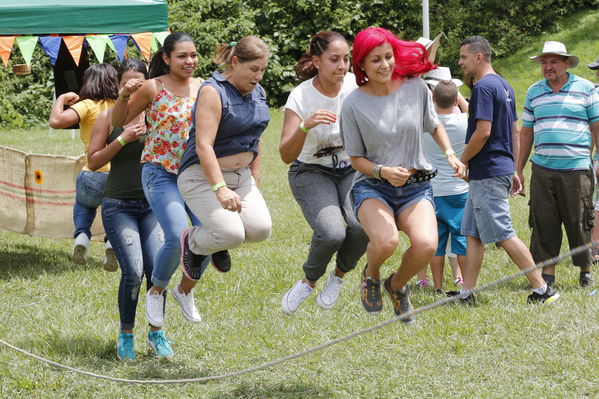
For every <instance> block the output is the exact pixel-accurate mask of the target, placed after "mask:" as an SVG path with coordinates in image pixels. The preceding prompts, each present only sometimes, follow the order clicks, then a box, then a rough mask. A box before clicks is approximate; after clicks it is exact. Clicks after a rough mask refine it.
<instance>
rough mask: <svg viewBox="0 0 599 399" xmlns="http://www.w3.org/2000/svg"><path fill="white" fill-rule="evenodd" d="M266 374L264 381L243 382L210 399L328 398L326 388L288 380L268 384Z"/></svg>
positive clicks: (328, 391) (329, 393)
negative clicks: (255, 382) (231, 389)
mask: <svg viewBox="0 0 599 399" xmlns="http://www.w3.org/2000/svg"><path fill="white" fill-rule="evenodd" d="M267 378H268V376H265V377H264V380H265V381H264V383H262V384H260V385H257V384H249V383H243V384H241V385H240V386H238V387H237V388H235V389H234V390H233V391H231V392H227V393H219V394H216V395H213V396H211V397H210V398H211V399H237V398H247V399H262V398H263V399H267V398H268V399H275V398H281V399H283V398H284V399H294V398H311V399H315V398H330V397H332V396H333V394H332V392H331V391H330V390H328V389H326V388H323V387H319V386H316V385H314V384H304V383H298V382H290V383H289V384H282V383H277V384H269V383H268V382H267Z"/></svg>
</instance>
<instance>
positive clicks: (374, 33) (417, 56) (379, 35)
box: [352, 27, 437, 86]
mask: <svg viewBox="0 0 599 399" xmlns="http://www.w3.org/2000/svg"><path fill="white" fill-rule="evenodd" d="M384 43H389V44H390V45H391V48H393V56H394V58H395V68H394V69H393V79H398V78H400V77H413V76H419V75H421V74H423V73H426V72H428V71H430V70H431V69H435V68H436V67H437V66H436V65H435V64H433V63H432V62H431V61H430V60H429V59H428V53H427V51H426V48H425V47H424V46H423V45H422V44H420V43H416V42H408V41H404V40H399V39H398V38H397V36H395V35H394V34H393V33H391V32H389V31H388V30H387V29H384V28H379V27H370V28H366V29H364V30H362V31H360V32H359V33H358V34H357V35H356V38H355V39H354V48H353V50H352V67H353V72H354V74H355V75H356V83H357V84H358V86H362V85H364V84H365V83H366V82H367V81H368V78H367V77H366V74H365V73H364V72H363V71H362V69H361V66H362V61H364V58H366V56H367V55H368V54H369V53H370V52H371V51H372V49H374V48H375V47H378V46H380V45H382V44H384Z"/></svg>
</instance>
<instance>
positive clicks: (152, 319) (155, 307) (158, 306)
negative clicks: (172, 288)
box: [146, 291, 164, 327]
mask: <svg viewBox="0 0 599 399" xmlns="http://www.w3.org/2000/svg"><path fill="white" fill-rule="evenodd" d="M146 317H147V319H148V323H150V325H151V326H154V327H162V326H163V324H164V296H163V295H162V294H159V293H158V292H157V291H154V292H150V291H148V293H147V294H146Z"/></svg>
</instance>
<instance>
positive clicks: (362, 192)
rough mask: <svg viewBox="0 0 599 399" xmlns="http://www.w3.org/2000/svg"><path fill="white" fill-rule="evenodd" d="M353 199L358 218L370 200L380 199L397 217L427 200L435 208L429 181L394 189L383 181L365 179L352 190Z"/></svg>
mask: <svg viewBox="0 0 599 399" xmlns="http://www.w3.org/2000/svg"><path fill="white" fill-rule="evenodd" d="M351 198H352V202H353V204H354V213H355V214H356V217H357V216H358V210H359V209H360V206H361V205H362V203H363V202H364V201H365V200H367V199H370V198H374V199H378V200H379V201H381V202H383V203H384V204H385V205H387V206H388V207H389V209H391V211H392V212H393V215H394V216H395V217H397V216H398V215H399V214H400V213H401V211H403V210H404V209H406V208H407V207H409V206H410V205H413V204H415V203H417V202H420V201H424V200H426V201H429V202H430V203H431V205H432V206H433V208H434V206H435V203H434V202H433V189H432V186H431V183H430V182H429V181H424V182H419V183H412V184H409V185H407V186H401V187H394V186H392V185H391V184H389V183H387V182H386V181H383V180H378V179H364V180H360V181H358V182H356V183H355V184H354V186H353V187H352V189H351Z"/></svg>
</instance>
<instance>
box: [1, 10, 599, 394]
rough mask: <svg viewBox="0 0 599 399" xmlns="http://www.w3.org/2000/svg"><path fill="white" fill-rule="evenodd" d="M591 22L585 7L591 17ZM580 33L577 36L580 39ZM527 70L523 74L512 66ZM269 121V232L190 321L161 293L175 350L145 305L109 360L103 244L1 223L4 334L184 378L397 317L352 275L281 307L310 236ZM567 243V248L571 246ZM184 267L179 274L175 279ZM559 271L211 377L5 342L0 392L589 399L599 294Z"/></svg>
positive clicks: (110, 294)
mask: <svg viewBox="0 0 599 399" xmlns="http://www.w3.org/2000/svg"><path fill="white" fill-rule="evenodd" d="M598 16H599V14H598V13H597V12H594V13H591V14H588V18H591V17H592V18H594V19H593V20H596V18H597V17H598ZM582 25H585V24H582V23H581V24H580V26H579V25H576V26H573V27H572V28H571V33H568V34H566V33H562V34H563V35H565V36H563V37H564V38H568V37H572V38H580V41H577V43H578V44H576V45H574V46H572V45H570V44H569V43H568V41H567V40H566V39H564V41H565V42H566V44H567V46H568V49H569V50H570V51H572V52H573V53H577V52H576V51H577V50H578V49H579V48H580V49H581V50H582V48H586V47H585V46H586V45H584V44H582V43H588V44H589V46H591V45H592V46H595V48H594V49H592V51H591V49H588V57H587V56H586V55H585V56H584V57H583V56H582V51H579V52H578V53H577V54H579V55H581V64H582V65H583V66H584V65H586V63H588V62H590V61H591V60H594V58H595V57H596V55H595V53H599V51H598V50H599V48H596V47H597V45H596V43H597V41H596V40H597V33H596V32H595V31H587V30H586V28H585V26H582ZM579 29H580V31H584V32H583V33H580V36H577V32H579ZM569 32H570V31H569ZM560 35H561V34H560ZM556 37H557V36H551V35H548V36H547V37H546V38H540V39H539V43H540V44H539V43H537V44H538V45H535V46H532V47H531V48H527V49H523V50H522V54H520V53H519V54H517V55H514V57H513V59H510V60H506V61H503V62H502V63H501V64H500V65H498V67H499V69H500V70H501V71H502V73H503V74H504V76H505V77H506V78H507V79H508V81H510V82H513V81H517V80H518V79H521V81H522V83H521V84H518V85H516V84H515V85H514V86H515V88H516V91H517V95H518V96H519V97H518V98H523V96H524V93H523V92H522V90H526V87H527V86H528V85H529V84H530V83H532V82H533V81H534V80H538V79H540V73H539V71H538V66H536V64H534V63H532V61H527V60H524V61H522V62H521V58H522V57H524V56H528V55H529V54H530V55H533V54H535V53H537V52H539V51H540V49H541V47H542V42H543V40H545V39H547V40H549V39H553V38H556ZM559 38H562V36H559ZM572 40H574V39H572ZM591 54H592V56H591ZM524 65H527V66H528V67H527V68H525V70H526V73H527V74H528V73H529V75H526V76H524V69H519V68H521V67H522V68H524V67H523V66H524ZM535 67H536V68H537V69H535ZM579 69H581V67H579V68H577V70H576V71H575V72H578V70H579ZM535 74H536V75H535ZM519 104H520V106H521V104H522V101H521V100H520V101H519ZM271 115H272V122H271V124H270V126H269V128H268V129H267V131H266V133H265V135H264V144H263V149H264V163H263V173H262V186H261V190H262V193H263V195H264V197H265V198H266V200H267V202H268V205H269V207H270V211H271V215H272V218H273V223H274V226H273V234H272V237H271V238H270V239H268V240H267V241H265V242H263V243H259V244H247V245H243V246H242V247H240V248H238V249H235V250H233V251H232V258H233V262H234V265H233V269H232V270H231V272H230V273H227V274H218V273H216V272H214V270H212V269H211V270H209V271H208V272H207V273H206V274H205V276H204V278H203V279H202V281H201V282H200V284H199V285H198V289H197V290H196V294H195V295H196V304H197V306H198V308H199V310H200V313H202V316H203V322H202V323H201V324H199V325H192V324H189V323H187V322H186V321H185V320H184V318H183V317H182V315H181V314H180V311H179V308H178V305H177V304H176V303H175V302H174V301H173V300H172V299H169V300H168V301H167V316H166V323H167V324H166V333H167V336H168V337H169V338H170V339H171V340H172V341H173V349H174V351H175V357H174V358H173V359H171V360H158V359H156V358H154V357H152V356H151V355H150V352H149V351H148V346H147V344H146V343H145V336H146V333H147V326H146V322H145V315H144V304H145V300H144V299H143V298H142V299H141V300H140V303H139V306H138V310H139V312H138V316H137V322H138V325H137V328H136V329H135V337H136V354H137V360H136V361H135V362H130V363H123V362H120V361H117V360H116V356H115V342H116V337H117V334H118V326H119V324H118V309H117V303H116V295H117V287H118V282H119V273H118V272H117V273H107V272H105V271H103V270H102V268H101V264H100V262H101V257H102V246H101V245H100V244H99V243H92V247H91V253H90V259H91V261H90V262H88V265H87V266H78V265H75V264H73V263H71V261H70V259H69V257H70V251H71V245H72V242H71V240H51V239H42V238H32V237H28V236H24V235H18V234H13V233H9V232H6V231H0V240H1V242H2V246H1V247H0V298H1V300H0V315H1V316H2V318H1V322H0V339H3V340H5V341H8V342H10V343H12V344H14V345H16V346H19V347H21V348H24V349H26V350H28V351H31V352H33V353H36V354H38V355H40V356H43V357H46V358H49V359H51V360H54V361H56V362H59V363H64V364H66V365H69V366H71V367H75V368H80V369H83V370H86V371H90V372H94V373H98V374H105V375H110V376H114V377H121V378H128V379H180V378H195V377H204V376H210V375H214V374H222V373H226V372H230V371H235V370H239V369H244V368H247V367H251V366H255V365H258V364H261V363H264V362H267V361H270V360H272V359H276V358H280V357H283V356H286V355H289V354H291V353H295V352H297V351H302V350H304V349H306V348H309V347H312V346H315V345H319V344H322V343H324V342H326V341H329V340H331V339H335V338H338V337H341V336H344V335H346V334H349V333H351V332H353V331H356V330H359V329H362V328H366V327H369V326H373V325H375V324H378V323H380V322H383V321H385V320H388V319H390V318H392V316H393V311H392V307H391V304H390V302H389V301H388V300H387V298H385V299H384V309H383V312H382V313H381V314H380V315H378V316H369V315H367V314H365V312H364V310H363V309H362V306H361V304H360V300H359V296H358V282H359V278H358V273H356V272H353V273H350V274H348V276H347V283H346V284H345V287H344V289H343V291H342V293H341V296H340V298H339V301H338V303H337V305H336V306H335V307H334V308H333V309H332V310H330V311H324V310H321V309H320V308H318V306H317V305H316V303H315V301H314V297H312V298H310V299H309V300H308V301H306V303H304V304H303V306H302V307H301V308H300V310H299V311H298V312H297V314H295V315H294V316H287V315H284V314H283V313H281V312H280V310H279V308H280V300H281V297H282V295H283V294H284V293H285V292H286V291H287V290H288V289H289V288H290V287H291V285H292V284H294V283H295V281H297V280H298V279H299V278H301V277H302V271H301V265H302V263H303V262H304V259H305V256H306V253H307V250H308V248H309V243H310V238H311V231H310V229H309V227H308V225H307V223H306V222H305V220H304V219H303V217H302V215H301V212H300V210H299V207H298V206H297V204H296V203H295V201H294V199H293V197H292V196H291V193H290V191H289V187H288V183H287V177H286V172H287V167H286V166H285V165H283V163H282V162H281V161H280V159H279V156H278V150H277V147H278V138H279V134H280V130H281V124H282V115H281V113H280V112H279V111H278V110H272V112H271ZM0 145H6V146H10V147H15V148H18V149H22V150H25V151H29V152H37V153H55V154H66V155H78V154H80V153H81V152H82V146H81V144H80V143H79V140H78V138H77V137H76V138H75V140H72V139H71V136H70V133H69V132H59V131H54V132H53V133H52V135H49V134H48V130H47V128H40V129H38V130H32V131H27V132H14V131H13V132H6V131H5V132H0ZM527 212H528V210H527V205H526V199H522V198H516V199H513V200H512V216H513V219H514V224H515V227H516V229H517V231H518V233H519V236H520V238H521V239H523V240H524V241H525V242H528V236H529V229H528V226H527V224H526V218H527ZM405 248H407V242H406V240H405V239H403V240H402V243H401V245H400V249H398V251H397V252H396V255H395V256H394V257H393V258H392V259H390V260H389V261H388V262H387V263H386V264H385V265H384V267H383V274H385V275H386V274H388V273H390V272H391V271H392V270H394V269H395V268H396V267H397V264H398V261H399V258H400V256H401V253H402V250H404V249H405ZM562 250H563V251H564V252H565V251H567V244H566V243H564V245H563V246H562ZM360 264H361V265H363V261H362V262H361V263H360ZM516 271H517V268H516V266H514V265H513V263H512V262H511V261H510V260H509V258H508V257H507V255H506V254H505V253H504V252H503V251H501V250H497V249H496V248H495V247H494V246H488V247H487V248H486V254H485V263H484V266H483V270H482V273H481V276H480V279H479V284H480V285H482V284H485V283H488V282H490V281H493V280H495V279H497V278H499V277H502V276H504V275H506V274H512V273H515V272H516ZM179 276H180V272H177V273H176V275H175V276H174V277H173V282H176V281H178V279H179ZM446 277H447V279H446V282H445V286H446V289H452V288H454V287H453V286H452V284H451V282H450V276H449V272H448V271H446ZM557 278H558V283H557V288H558V289H559V291H560V293H561V294H562V298H561V299H560V300H559V301H558V302H556V303H555V304H552V305H549V306H530V305H527V304H526V295H527V293H528V291H527V289H528V284H527V281H526V279H525V278H523V277H520V278H518V279H516V280H513V281H511V282H509V283H506V284H504V285H502V286H499V287H497V288H493V289H491V290H489V291H487V292H485V293H481V294H480V295H478V299H479V304H478V305H477V306H475V307H471V308H469V307H461V306H445V307H442V308H438V309H435V310H432V311H430V312H428V313H424V314H421V315H418V318H417V322H416V323H415V324H414V325H410V326H405V325H403V324H402V323H395V324H392V325H390V326H387V327H385V328H383V329H381V330H378V331H376V332H372V333H367V334H365V335H362V336H359V337H356V338H354V339H352V340H350V341H347V342H345V343H341V344H339V345H336V346H333V347H330V348H327V349H325V350H323V351H320V352H317V353H314V354H312V355H310V356H308V357H304V358H300V359H296V360H293V361H290V362H288V363H285V364H282V365H279V366H276V367H273V368H270V369H267V370H263V371H259V372H256V373H253V374H249V375H245V376H241V377H236V378H232V379H229V380H224V381H220V382H212V383H206V384H184V385H163V386H146V385H126V384H118V383H112V382H107V381H103V380H98V379H93V378H90V377H85V376H80V375H76V374H73V373H71V372H68V371H64V370H60V369H56V368H53V367H51V366H48V365H45V364H42V363H39V362H37V361H35V360H33V359H30V358H26V357H24V356H22V355H20V354H17V353H16V352H13V351H11V350H9V349H6V348H4V347H1V346H0V397H1V398H18V397H20V398H130V397H140V398H146V397H148V398H149V397H166V398H211V399H229V398H231V399H232V398H281V399H283V398H285V399H287V398H527V397H530V398H551V399H559V398H564V399H566V398H567V399H569V398H599V377H598V376H599V362H598V361H597V359H598V358H599V295H594V296H590V295H589V293H590V292H591V290H589V289H581V288H579V287H578V270H577V269H576V268H573V267H570V263H569V262H568V261H564V262H562V263H561V264H560V265H559V267H558V270H557ZM321 284H322V282H321V283H320V284H319V286H318V288H320V287H321ZM171 286H172V285H171ZM412 292H413V295H412V302H413V304H414V306H416V307H417V306H422V305H426V304H429V303H431V302H433V301H436V300H438V299H439V298H440V297H439V296H436V295H434V294H433V293H432V291H429V290H419V289H415V288H413V290H412ZM143 293H145V290H142V294H143Z"/></svg>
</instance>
